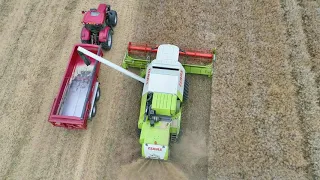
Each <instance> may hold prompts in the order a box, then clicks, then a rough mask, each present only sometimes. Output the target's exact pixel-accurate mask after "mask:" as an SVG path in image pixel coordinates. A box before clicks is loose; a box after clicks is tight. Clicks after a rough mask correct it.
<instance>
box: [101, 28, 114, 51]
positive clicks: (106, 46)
mask: <svg viewBox="0 0 320 180" xmlns="http://www.w3.org/2000/svg"><path fill="white" fill-rule="evenodd" d="M101 47H102V49H104V50H106V51H109V50H110V49H111V47H112V33H111V30H109V31H108V39H107V41H106V42H102V43H101Z"/></svg>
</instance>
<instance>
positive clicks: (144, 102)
mask: <svg viewBox="0 0 320 180" xmlns="http://www.w3.org/2000/svg"><path fill="white" fill-rule="evenodd" d="M78 51H79V54H80V56H81V57H82V59H83V60H84V61H85V64H87V65H90V63H91V62H92V61H90V60H89V59H87V56H89V57H91V58H93V59H96V60H97V61H100V62H101V63H103V64H106V65H108V66H110V67H112V68H114V69H116V70H118V71H120V72H122V73H124V74H126V75H128V76H130V77H132V78H134V79H136V80H138V81H140V82H142V83H144V87H143V91H142V98H141V108H140V116H139V121H138V129H139V130H141V133H140V140H139V142H140V144H141V145H142V149H141V152H142V156H143V157H145V158H150V159H160V160H168V157H169V143H170V142H175V141H176V140H177V139H178V137H179V134H180V124H181V112H182V107H183V103H184V102H185V100H186V99H187V97H188V91H189V89H188V88H189V87H188V83H187V81H186V80H185V74H186V73H190V74H201V75H207V76H209V77H211V76H212V74H213V63H214V61H215V51H190V50H181V49H179V48H178V47H177V46H174V45H170V44H163V45H160V46H153V47H152V46H148V45H143V46H141V45H135V44H133V43H129V46H128V52H127V53H126V54H125V57H124V60H123V63H122V67H124V68H129V67H133V68H139V69H141V73H140V76H138V75H136V74H134V73H132V72H130V71H128V70H126V69H124V68H122V67H120V66H117V65H115V64H113V63H111V62H110V61H108V60H106V59H104V58H102V57H99V56H97V55H96V54H94V53H92V52H90V51H87V50H86V49H84V48H82V47H78ZM85 55H87V56H85ZM139 56H140V57H141V56H145V57H146V58H145V59H141V58H139ZM195 60H198V61H195ZM186 62H188V63H186ZM191 62H197V63H200V62H202V63H203V64H206V65H195V64H190V63H191Z"/></svg>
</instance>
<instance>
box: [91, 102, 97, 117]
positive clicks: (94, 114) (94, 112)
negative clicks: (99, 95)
mask: <svg viewBox="0 0 320 180" xmlns="http://www.w3.org/2000/svg"><path fill="white" fill-rule="evenodd" d="M96 114H97V105H96V104H94V105H93V108H92V112H91V118H93V117H95V116H96Z"/></svg>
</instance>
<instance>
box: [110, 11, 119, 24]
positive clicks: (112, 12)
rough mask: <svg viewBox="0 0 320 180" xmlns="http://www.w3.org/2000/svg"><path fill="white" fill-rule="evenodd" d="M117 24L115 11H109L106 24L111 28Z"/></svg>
mask: <svg viewBox="0 0 320 180" xmlns="http://www.w3.org/2000/svg"><path fill="white" fill-rule="evenodd" d="M117 23H118V14H117V11H115V10H111V11H109V12H108V24H110V25H111V26H112V27H116V26H117Z"/></svg>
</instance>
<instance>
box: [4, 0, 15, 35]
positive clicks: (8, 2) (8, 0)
mask: <svg viewBox="0 0 320 180" xmlns="http://www.w3.org/2000/svg"><path fill="white" fill-rule="evenodd" d="M12 4H16V1H12V0H3V1H2V2H1V3H0V7H1V8H0V24H1V26H0V34H1V33H2V32H3V30H4V28H5V27H6V26H5V25H6V24H7V23H8V22H9V23H10V22H11V21H10V19H9V18H8V17H9V14H10V13H12V10H13V9H14V7H15V6H13V5H12ZM11 23H12V22H11Z"/></svg>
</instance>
